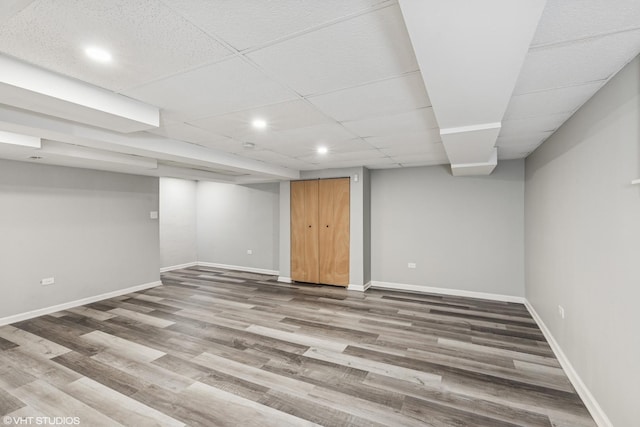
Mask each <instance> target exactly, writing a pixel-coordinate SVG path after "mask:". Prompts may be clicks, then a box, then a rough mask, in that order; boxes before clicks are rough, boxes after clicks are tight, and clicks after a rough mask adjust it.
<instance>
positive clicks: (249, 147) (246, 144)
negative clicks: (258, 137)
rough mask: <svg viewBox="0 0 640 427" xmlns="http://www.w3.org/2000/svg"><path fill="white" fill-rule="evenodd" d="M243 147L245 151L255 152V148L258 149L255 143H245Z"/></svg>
mask: <svg viewBox="0 0 640 427" xmlns="http://www.w3.org/2000/svg"><path fill="white" fill-rule="evenodd" d="M242 146H243V147H244V149H245V150H253V149H254V148H256V144H254V143H253V142H243V143H242Z"/></svg>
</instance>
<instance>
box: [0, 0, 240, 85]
mask: <svg viewBox="0 0 640 427" xmlns="http://www.w3.org/2000/svg"><path fill="white" fill-rule="evenodd" d="M89 45H95V46H100V47H102V48H104V49H107V50H109V51H110V52H111V53H112V55H113V62H112V63H110V64H106V65H105V64H96V63H95V62H92V61H90V60H89V59H88V58H87V57H86V55H85V53H84V49H85V48H86V47H87V46H89ZM0 51H2V52H5V53H8V54H9V55H12V56H14V57H16V58H19V59H22V60H25V61H27V62H30V63H33V64H35V65H38V66H41V67H43V68H46V69H49V70H53V71H56V72H59V73H61V74H66V75H68V76H72V77H75V78H78V79H80V80H83V81H85V82H89V83H93V84H95V85H98V86H102V87H105V88H108V89H111V90H121V89H124V88H128V87H132V86H136V85H139V84H142V83H144V82H148V81H150V80H153V79H157V78H159V77H163V76H167V75H170V74H174V73H177V72H179V71H182V70H186V69H189V68H193V67H196V66H200V65H202V64H206V63H209V62H212V61H215V60H220V59H221V58H223V57H225V56H227V55H230V54H231V53H232V52H231V51H230V50H228V49H226V48H225V47H224V46H222V45H221V44H220V43H218V42H217V41H215V40H214V39H213V38H211V37H210V36H208V35H207V34H205V33H204V32H202V31H201V30H200V29H198V28H197V27H196V26H195V25H193V24H192V23H190V22H189V21H187V20H186V19H184V18H182V17H181V16H179V15H177V14H176V13H174V12H173V11H172V10H171V9H169V8H167V7H166V6H165V5H164V4H163V3H162V2H161V1H159V0H139V1H129V0H111V1H102V0H82V1H78V0H38V1H35V2H33V3H32V4H31V5H30V6H28V7H26V8H24V9H23V10H22V11H21V12H19V13H17V14H16V15H14V16H13V17H12V18H11V19H8V20H7V21H6V22H4V23H3V25H1V26H0Z"/></svg>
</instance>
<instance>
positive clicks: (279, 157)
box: [239, 149, 309, 170]
mask: <svg viewBox="0 0 640 427" xmlns="http://www.w3.org/2000/svg"><path fill="white" fill-rule="evenodd" d="M239 155H241V156H243V157H248V158H250V159H256V160H262V161H263V162H269V163H273V164H276V165H279V166H284V167H288V168H291V169H297V170H300V169H301V168H305V167H307V166H309V163H307V162H304V161H302V160H299V159H295V158H293V157H290V156H287V155H283V154H280V153H277V152H275V151H271V150H259V149H256V150H245V151H243V152H242V153H239Z"/></svg>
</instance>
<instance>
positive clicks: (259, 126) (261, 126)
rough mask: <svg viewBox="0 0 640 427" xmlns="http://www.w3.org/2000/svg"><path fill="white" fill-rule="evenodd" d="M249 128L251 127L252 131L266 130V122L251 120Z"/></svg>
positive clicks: (263, 120)
mask: <svg viewBox="0 0 640 427" xmlns="http://www.w3.org/2000/svg"><path fill="white" fill-rule="evenodd" d="M251 126H253V127H254V129H261V130H262V129H266V128H267V121H266V120H265V119H253V121H252V122H251Z"/></svg>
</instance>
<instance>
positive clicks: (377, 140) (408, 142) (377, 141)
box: [365, 129, 441, 148]
mask: <svg viewBox="0 0 640 427" xmlns="http://www.w3.org/2000/svg"><path fill="white" fill-rule="evenodd" d="M365 139H366V141H367V142H368V143H370V144H371V145H373V146H374V147H377V148H390V147H406V146H420V145H424V146H425V147H426V146H428V145H430V144H436V143H440V142H441V138H440V132H439V131H438V129H434V130H430V131H427V132H416V133H402V134H397V135H387V136H377V137H372V138H365Z"/></svg>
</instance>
